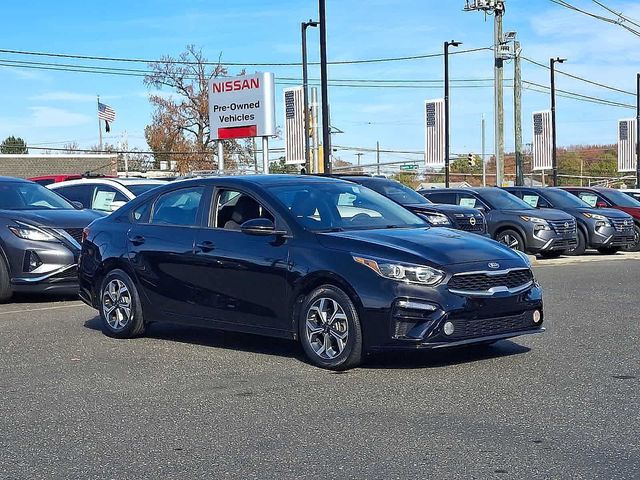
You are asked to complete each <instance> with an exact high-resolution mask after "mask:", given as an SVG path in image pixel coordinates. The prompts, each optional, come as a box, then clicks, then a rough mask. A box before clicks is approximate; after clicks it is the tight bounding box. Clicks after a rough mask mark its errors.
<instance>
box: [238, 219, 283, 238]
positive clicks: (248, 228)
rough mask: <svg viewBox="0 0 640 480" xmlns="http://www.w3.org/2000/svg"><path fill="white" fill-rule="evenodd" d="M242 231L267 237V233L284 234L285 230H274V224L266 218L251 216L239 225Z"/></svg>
mask: <svg viewBox="0 0 640 480" xmlns="http://www.w3.org/2000/svg"><path fill="white" fill-rule="evenodd" d="M240 230H241V231H242V233H246V234H247V235H254V236H258V237H268V236H269V235H278V236H283V235H286V234H287V232H284V231H281V230H276V226H275V224H274V223H273V222H272V221H271V220H269V219H268V218H253V219H251V220H247V221H246V222H244V223H243V224H242V225H240Z"/></svg>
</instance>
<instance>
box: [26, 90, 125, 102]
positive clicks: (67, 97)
mask: <svg viewBox="0 0 640 480" xmlns="http://www.w3.org/2000/svg"><path fill="white" fill-rule="evenodd" d="M118 98H122V95H101V96H100V99H101V100H115V99H118ZM29 100H37V101H44V102H93V103H96V101H97V97H96V95H95V94H91V93H79V92H67V91H53V92H44V93H40V94H38V95H34V96H32V97H29Z"/></svg>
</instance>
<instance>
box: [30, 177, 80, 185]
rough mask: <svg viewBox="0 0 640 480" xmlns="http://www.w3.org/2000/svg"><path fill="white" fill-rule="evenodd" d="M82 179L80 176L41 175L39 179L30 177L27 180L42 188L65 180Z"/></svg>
mask: <svg viewBox="0 0 640 480" xmlns="http://www.w3.org/2000/svg"><path fill="white" fill-rule="evenodd" d="M80 178H82V175H80V174H66V175H43V176H41V177H32V178H28V179H27V180H31V181H32V182H36V183H39V184H40V185H42V186H43V187H46V186H47V185H51V184H52V183H58V182H66V181H67V180H78V179H80Z"/></svg>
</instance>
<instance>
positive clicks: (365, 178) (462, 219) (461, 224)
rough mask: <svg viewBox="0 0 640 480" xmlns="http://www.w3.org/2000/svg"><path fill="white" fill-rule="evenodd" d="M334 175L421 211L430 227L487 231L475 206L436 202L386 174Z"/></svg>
mask: <svg viewBox="0 0 640 480" xmlns="http://www.w3.org/2000/svg"><path fill="white" fill-rule="evenodd" d="M335 178H341V179H342V180H348V181H350V182H354V183H357V184H360V185H363V186H365V187H367V188H370V189H371V190H375V191H376V192H378V193H379V194H381V195H384V196H385V197H387V198H390V199H391V200H393V201H394V202H396V203H399V204H400V205H402V206H403V207H404V208H406V209H408V210H411V211H412V212H413V213H416V214H418V215H420V216H421V217H423V218H424V219H425V220H426V221H427V223H428V224H429V225H431V226H432V227H448V228H455V229H457V230H464V231H465V232H472V233H477V234H480V235H486V234H487V224H486V221H485V218H484V215H483V214H482V213H481V212H479V211H478V210H476V209H475V208H469V207H460V206H458V205H446V204H440V205H438V204H435V203H433V202H431V201H429V200H427V199H426V198H425V197H423V196H422V195H420V194H419V193H418V192H416V191H415V190H411V189H410V188H409V187H407V186H406V185H403V184H402V183H400V182H397V181H395V180H391V179H388V178H382V177H372V176H369V175H337V176H335Z"/></svg>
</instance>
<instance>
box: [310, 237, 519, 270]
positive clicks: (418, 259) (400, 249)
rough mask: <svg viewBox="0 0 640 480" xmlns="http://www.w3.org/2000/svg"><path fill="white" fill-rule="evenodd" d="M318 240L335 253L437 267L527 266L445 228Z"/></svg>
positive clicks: (488, 243) (495, 246)
mask: <svg viewBox="0 0 640 480" xmlns="http://www.w3.org/2000/svg"><path fill="white" fill-rule="evenodd" d="M318 240H319V242H320V243H321V244H322V245H323V246H325V247H327V248H331V249H335V250H343V251H348V252H351V253H354V254H359V255H364V256H367V255H369V256H374V257H381V258H386V259H389V260H395V261H401V262H409V263H420V264H427V265H431V266H437V267H442V266H446V265H454V264H460V263H474V262H475V263H478V262H490V261H495V260H503V261H504V260H508V261H512V262H514V263H515V264H517V266H522V267H526V266H527V265H526V263H525V261H524V260H523V259H522V257H520V255H518V254H517V253H515V252H514V251H512V250H511V249H509V248H508V247H505V246H504V245H502V244H500V243H498V242H495V241H493V240H490V239H488V238H485V237H482V236H479V235H474V234H472V233H466V232H461V231H459V230H452V229H449V228H401V229H386V230H354V231H348V232H330V233H319V234H318Z"/></svg>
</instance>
